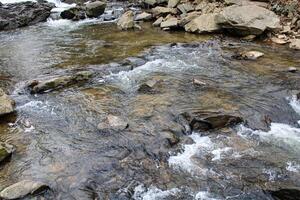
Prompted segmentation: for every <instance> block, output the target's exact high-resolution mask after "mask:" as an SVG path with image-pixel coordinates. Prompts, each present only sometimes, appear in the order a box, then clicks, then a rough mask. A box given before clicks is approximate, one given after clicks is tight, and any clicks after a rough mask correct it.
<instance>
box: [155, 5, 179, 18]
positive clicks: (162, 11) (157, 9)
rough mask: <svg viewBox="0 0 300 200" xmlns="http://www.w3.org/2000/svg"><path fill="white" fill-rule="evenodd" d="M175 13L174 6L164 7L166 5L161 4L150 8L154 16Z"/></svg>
mask: <svg viewBox="0 0 300 200" xmlns="http://www.w3.org/2000/svg"><path fill="white" fill-rule="evenodd" d="M176 13H177V9H176V8H166V7H161V6H157V7H155V8H152V14H153V15H154V16H166V15H168V14H176Z"/></svg>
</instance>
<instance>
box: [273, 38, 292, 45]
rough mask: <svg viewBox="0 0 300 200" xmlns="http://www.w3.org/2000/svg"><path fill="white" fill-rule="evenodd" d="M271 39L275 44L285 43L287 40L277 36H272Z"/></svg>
mask: <svg viewBox="0 0 300 200" xmlns="http://www.w3.org/2000/svg"><path fill="white" fill-rule="evenodd" d="M271 41H272V42H273V43H275V44H287V43H288V41H287V40H285V39H281V38H278V37H272V38H271Z"/></svg>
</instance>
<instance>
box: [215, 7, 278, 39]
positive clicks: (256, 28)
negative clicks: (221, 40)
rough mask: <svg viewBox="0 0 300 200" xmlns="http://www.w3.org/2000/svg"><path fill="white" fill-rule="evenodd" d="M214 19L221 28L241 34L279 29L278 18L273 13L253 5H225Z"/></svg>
mask: <svg viewBox="0 0 300 200" xmlns="http://www.w3.org/2000/svg"><path fill="white" fill-rule="evenodd" d="M216 20H217V24H218V25H219V26H221V27H222V28H223V29H226V30H228V31H230V32H233V33H234V34H236V35H241V36H246V35H260V34H262V33H263V32H264V31H277V30H279V29H280V23H279V22H280V20H279V17H278V16H277V15H276V14H275V13H273V12H272V11H270V10H267V9H265V8H262V7H259V6H254V5H247V6H229V7H226V8H224V10H223V11H222V12H221V13H220V14H219V15H218V16H217V19H216Z"/></svg>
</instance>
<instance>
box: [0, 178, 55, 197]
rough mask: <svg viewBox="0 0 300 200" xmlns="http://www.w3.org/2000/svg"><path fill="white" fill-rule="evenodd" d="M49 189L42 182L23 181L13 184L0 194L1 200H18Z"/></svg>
mask: <svg viewBox="0 0 300 200" xmlns="http://www.w3.org/2000/svg"><path fill="white" fill-rule="evenodd" d="M48 188H49V187H48V186H47V185H45V184H44V183H42V182H37V181H31V180H23V181H20V182H18V183H15V184H13V185H11V186H9V187H7V188H5V189H4V190H2V191H1V192H0V197H1V198H2V199H19V198H23V197H25V196H27V195H29V194H37V193H40V192H42V191H44V190H46V189H48Z"/></svg>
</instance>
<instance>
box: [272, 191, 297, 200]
mask: <svg viewBox="0 0 300 200" xmlns="http://www.w3.org/2000/svg"><path fill="white" fill-rule="evenodd" d="M270 193H271V195H272V197H274V198H275V199H278V200H299V199H300V190H298V189H280V190H277V191H270Z"/></svg>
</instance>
